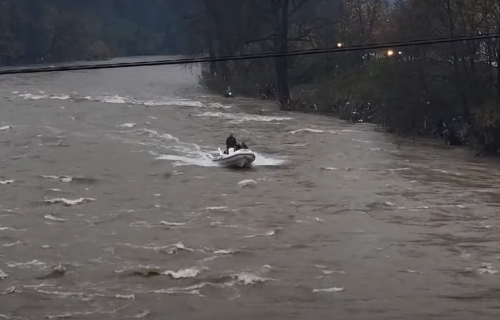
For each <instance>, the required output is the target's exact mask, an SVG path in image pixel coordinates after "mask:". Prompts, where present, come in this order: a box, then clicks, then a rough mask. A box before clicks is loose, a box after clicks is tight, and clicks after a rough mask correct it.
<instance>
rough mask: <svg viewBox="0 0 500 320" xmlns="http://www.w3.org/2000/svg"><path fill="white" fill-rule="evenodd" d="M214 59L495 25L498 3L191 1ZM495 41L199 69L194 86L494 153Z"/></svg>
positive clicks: (194, 30)
mask: <svg viewBox="0 0 500 320" xmlns="http://www.w3.org/2000/svg"><path fill="white" fill-rule="evenodd" d="M193 3H194V5H193V7H192V8H191V10H193V12H192V13H193V14H192V16H191V18H190V19H189V20H188V26H189V29H188V32H189V35H190V37H189V43H190V45H191V46H192V47H194V48H196V47H197V48H198V49H199V50H202V51H204V52H206V53H207V54H209V55H211V56H221V55H233V54H234V55H238V54H248V53H262V52H276V51H286V50H297V49H308V48H322V47H323V48H324V47H335V46H349V45H359V44H369V43H381V42H389V41H408V40H418V39H428V38H437V37H446V36H450V37H451V36H461V35H477V34H479V33H483V34H485V33H499V32H500V2H498V0H396V1H395V3H392V4H389V3H388V2H387V1H384V0H270V1H258V0H240V1H231V0H211V1H204V0H193ZM499 62H500V39H494V40H484V41H470V42H455V43H448V44H440V45H432V46H419V47H407V48H403V49H398V48H394V50H383V51H370V52H362V51H359V52H346V53H338V54H322V55H314V56H311V55H309V56H301V57H290V58H273V59H262V60H248V61H232V62H219V63H212V64H207V65H205V66H204V68H203V73H202V76H201V82H202V83H203V84H205V85H206V86H208V87H209V88H211V89H213V90H216V91H218V92H222V90H223V89H225V88H226V87H227V86H231V87H232V89H233V91H234V92H235V93H236V94H240V95H249V96H261V97H263V98H275V99H276V100H277V101H279V103H280V106H281V108H282V109H283V110H299V111H306V112H321V113H328V114H334V115H337V116H339V117H341V118H344V119H349V120H351V121H359V120H363V121H370V122H373V123H377V124H379V125H380V126H382V127H383V128H385V129H386V130H388V131H389V132H394V133H398V134H403V135H416V134H419V135H427V136H436V137H438V136H439V137H442V138H444V140H445V141H446V143H448V144H450V145H471V146H474V147H478V148H479V150H480V153H485V152H488V153H496V152H498V150H500V72H499V69H498V65H499Z"/></svg>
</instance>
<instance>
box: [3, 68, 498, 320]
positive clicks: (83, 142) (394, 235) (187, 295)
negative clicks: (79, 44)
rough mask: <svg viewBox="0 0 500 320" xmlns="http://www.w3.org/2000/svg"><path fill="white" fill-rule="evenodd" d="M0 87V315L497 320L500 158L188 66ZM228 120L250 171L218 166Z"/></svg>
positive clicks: (45, 78) (8, 81)
mask: <svg viewBox="0 0 500 320" xmlns="http://www.w3.org/2000/svg"><path fill="white" fill-rule="evenodd" d="M0 83H1V86H0V270H1V271H0V319H12V320H17V319H99V320H101V319H158V320H160V319H180V320H195V319H196V320H198V319H200V320H202V319H204V320H205V319H218V320H222V319H235V318H237V319H240V320H247V319H248V320H254V319H266V320H268V319H269V320H275V319H304V320H309V319H315V320H319V319H325V320H326V319H352V320H358V319H359V320H371V319H373V320H389V319H398V320H418V319H442V320H470V319H475V320H483V319H488V320H490V319H495V320H497V319H499V318H500V274H499V273H498V270H499V269H500V216H499V214H500V208H499V204H500V196H499V191H500V189H499V182H498V181H499V178H500V166H499V163H498V161H497V160H494V159H478V158H473V157H471V153H470V152H468V151H466V150H461V149H449V148H447V147H444V146H441V145H433V143H430V142H425V143H424V142H417V143H415V144H411V143H409V142H405V143H403V144H402V147H401V148H399V149H398V148H397V142H398V141H396V139H395V138H394V137H393V136H389V135H385V134H383V133H379V132H376V131H375V130H374V127H373V126H371V125H367V124H346V123H344V122H342V121H339V120H336V119H333V118H329V117H324V116H312V115H306V114H299V113H283V112H279V111H277V109H276V107H275V106H274V105H272V104H270V103H268V102H262V101H258V100H250V99H240V98H236V99H224V98H221V97H219V96H214V95H212V94H210V93H208V92H205V91H204V90H203V89H201V88H199V86H198V85H197V74H196V69H193V70H191V71H190V70H186V69H184V68H183V67H146V68H132V69H114V70H96V71H81V72H66V73H51V74H37V75H16V76H1V77H0ZM230 132H232V133H234V135H235V136H236V138H237V139H239V140H243V141H244V142H246V144H247V145H248V146H249V147H250V148H251V149H253V150H254V151H255V152H256V153H257V160H256V162H255V163H254V166H253V168H251V169H249V170H233V169H226V168H222V167H217V166H214V165H213V163H212V161H211V154H215V153H217V147H223V146H224V143H225V138H226V137H227V135H228V134H229V133H230Z"/></svg>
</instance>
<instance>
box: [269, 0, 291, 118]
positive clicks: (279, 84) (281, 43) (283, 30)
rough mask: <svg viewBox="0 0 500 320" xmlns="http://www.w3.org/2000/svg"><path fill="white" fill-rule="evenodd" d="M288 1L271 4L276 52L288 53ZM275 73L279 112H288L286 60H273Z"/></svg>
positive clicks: (283, 0) (288, 95) (288, 93)
mask: <svg viewBox="0 0 500 320" xmlns="http://www.w3.org/2000/svg"><path fill="white" fill-rule="evenodd" d="M289 2H290V1H289V0H273V2H272V3H271V6H272V10H273V16H274V20H275V23H274V25H275V28H274V29H275V33H276V37H275V39H274V49H275V51H277V52H287V51H288V8H289ZM274 68H275V73H276V89H277V93H278V99H279V103H280V108H281V110H290V87H289V84H288V59H287V57H277V58H275V59H274Z"/></svg>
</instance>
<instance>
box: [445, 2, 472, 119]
mask: <svg viewBox="0 0 500 320" xmlns="http://www.w3.org/2000/svg"><path fill="white" fill-rule="evenodd" d="M446 11H447V14H448V22H449V23H450V36H451V37H454V36H455V23H454V19H453V13H452V9H451V4H450V0H447V1H446ZM451 46H452V51H453V65H454V67H455V75H456V81H457V89H458V92H459V95H460V98H461V100H462V116H463V117H464V119H465V120H466V121H467V120H468V119H469V108H468V103H467V96H466V94H467V93H466V92H465V86H464V81H463V77H462V73H461V72H460V66H459V64H460V59H459V58H458V52H457V47H456V44H455V43H454V42H453V43H452V44H451Z"/></svg>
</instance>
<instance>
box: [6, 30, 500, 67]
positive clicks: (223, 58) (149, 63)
mask: <svg viewBox="0 0 500 320" xmlns="http://www.w3.org/2000/svg"><path fill="white" fill-rule="evenodd" d="M494 38H500V33H495V34H479V35H475V36H458V37H441V38H432V39H424V40H412V41H397V42H386V43H378V44H368V45H353V46H346V47H343V46H341V47H335V48H323V49H308V50H295V51H287V52H268V53H258V54H243V55H232V56H220V57H204V58H186V59H169V60H156V61H140V62H121V63H103V64H91V65H72V66H60V67H38V68H17V69H10V70H0V75H5V74H23V73H42V72H60V71H77V70H96V69H115V68H131V67H145V66H164V65H181V64H196V63H205V62H220V61H235V60H253V59H264V58H277V57H290V56H300V55H312V54H322V53H338V52H350V51H363V50H375V49H393V48H402V47H411V46H424V45H433V44H441V43H451V42H461V41H475V40H487V39H494Z"/></svg>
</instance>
